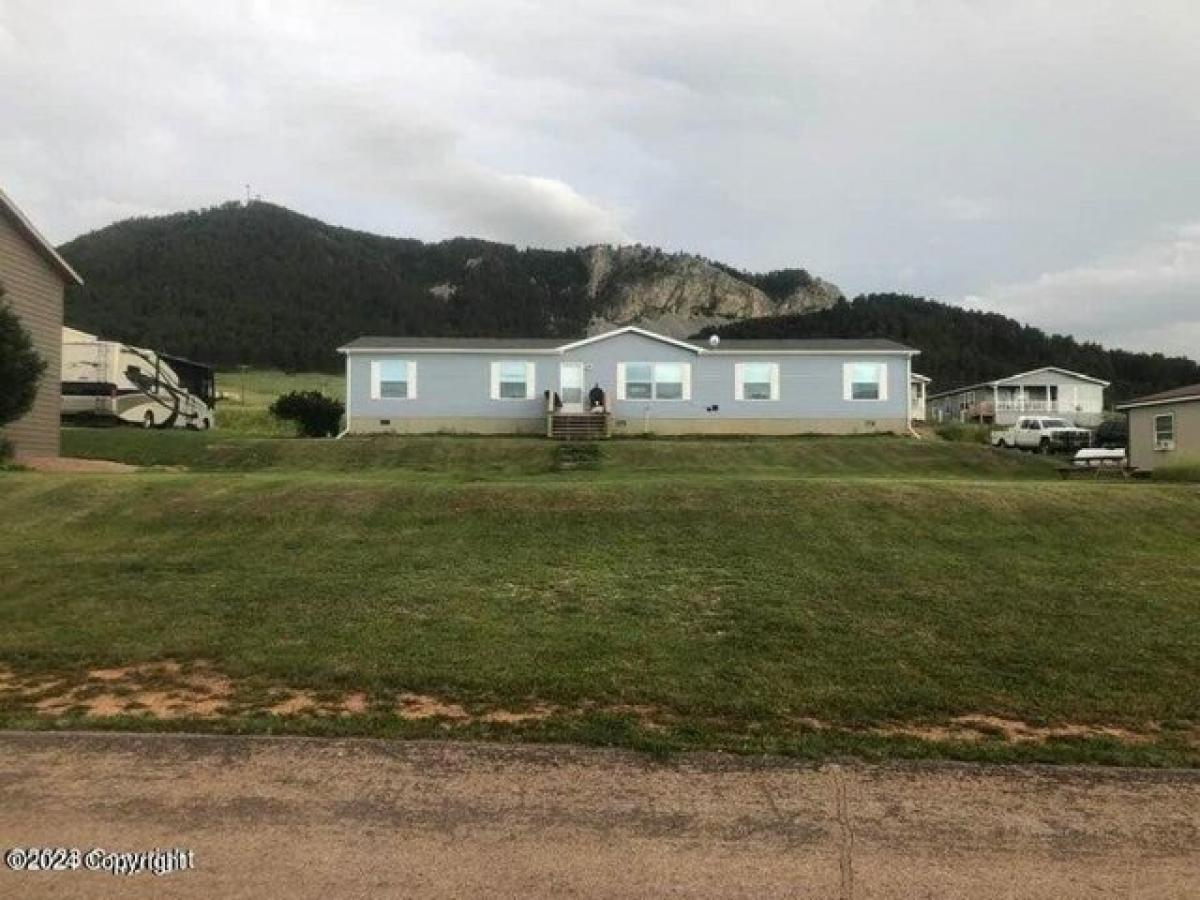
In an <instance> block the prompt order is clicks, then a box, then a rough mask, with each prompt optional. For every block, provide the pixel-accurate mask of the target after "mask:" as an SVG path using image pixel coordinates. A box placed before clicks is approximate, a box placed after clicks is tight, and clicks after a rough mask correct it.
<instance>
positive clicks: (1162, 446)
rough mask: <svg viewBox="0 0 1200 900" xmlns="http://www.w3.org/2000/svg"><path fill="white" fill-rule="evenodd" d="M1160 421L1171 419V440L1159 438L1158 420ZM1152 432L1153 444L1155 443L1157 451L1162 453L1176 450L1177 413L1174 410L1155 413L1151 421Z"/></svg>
mask: <svg viewBox="0 0 1200 900" xmlns="http://www.w3.org/2000/svg"><path fill="white" fill-rule="evenodd" d="M1159 419H1170V420H1171V436H1170V437H1169V438H1166V439H1165V440H1163V439H1159V436H1158V420H1159ZM1150 431H1151V432H1152V434H1153V437H1154V441H1153V443H1154V449H1155V450H1157V451H1160V452H1163V451H1169V450H1174V449H1175V437H1176V431H1175V411H1174V410H1172V411H1171V412H1165V413H1155V414H1154V417H1153V418H1152V419H1151V421H1150Z"/></svg>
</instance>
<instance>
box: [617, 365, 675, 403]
mask: <svg viewBox="0 0 1200 900" xmlns="http://www.w3.org/2000/svg"><path fill="white" fill-rule="evenodd" d="M620 371H621V372H623V373H624V374H623V376H622V375H618V390H617V399H618V400H687V399H690V398H689V395H690V393H691V390H690V386H689V380H690V376H691V367H690V366H689V365H688V364H687V363H621V365H620Z"/></svg>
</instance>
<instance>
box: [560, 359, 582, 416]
mask: <svg viewBox="0 0 1200 900" xmlns="http://www.w3.org/2000/svg"><path fill="white" fill-rule="evenodd" d="M558 396H559V399H561V400H562V404H563V406H562V408H563V412H568V413H581V412H583V363H563V364H562V365H561V366H559V369H558Z"/></svg>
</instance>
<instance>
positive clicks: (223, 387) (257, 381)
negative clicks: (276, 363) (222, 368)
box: [217, 369, 346, 411]
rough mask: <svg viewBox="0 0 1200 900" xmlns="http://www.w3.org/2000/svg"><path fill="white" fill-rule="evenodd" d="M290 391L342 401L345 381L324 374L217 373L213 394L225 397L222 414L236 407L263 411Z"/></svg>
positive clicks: (257, 370) (342, 378) (274, 371)
mask: <svg viewBox="0 0 1200 900" xmlns="http://www.w3.org/2000/svg"><path fill="white" fill-rule="evenodd" d="M291 391H320V392H321V393H323V394H328V395H329V396H330V397H338V398H344V397H345V396H346V378H345V376H343V375H332V374H328V373H324V372H295V373H288V372H280V371H278V370H277V369H247V370H246V372H245V373H244V374H243V373H242V372H238V371H234V372H218V373H217V393H218V394H219V395H223V396H224V397H225V400H224V402H223V403H222V405H221V407H220V409H221V410H222V411H224V410H226V409H232V408H234V407H239V406H240V407H246V408H258V409H266V408H267V407H268V406H270V405H271V403H272V402H274V400H275V398H276V397H278V396H279V395H280V394H287V393H290V392H291Z"/></svg>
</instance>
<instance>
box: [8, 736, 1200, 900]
mask: <svg viewBox="0 0 1200 900" xmlns="http://www.w3.org/2000/svg"><path fill="white" fill-rule="evenodd" d="M14 846H19V847H29V846H38V847H46V846H49V847H58V846H66V847H79V848H80V849H81V850H83V851H84V852H85V853H86V852H87V851H88V850H90V849H91V848H94V847H100V848H103V849H104V850H106V851H121V852H130V851H148V850H152V849H153V848H156V847H158V848H172V847H179V848H183V849H185V850H191V851H192V852H193V860H194V865H195V867H194V869H192V870H191V871H180V872H175V873H173V874H170V875H165V876H155V875H152V874H145V873H143V874H138V875H132V876H125V877H117V876H113V875H109V874H105V873H97V872H84V871H82V870H79V871H58V872H20V873H18V872H13V871H11V870H9V869H8V868H7V867H6V866H4V865H3V864H2V863H0V897H53V898H56V900H66V898H72V897H97V896H106V897H124V896H131V897H204V898H220V897H284V896H287V897H317V898H323V900H330V898H340V897H754V898H762V897H881V898H888V897H896V898H900V897H903V898H912V897H1012V898H1017V897H1020V898H1029V897H1047V898H1050V897H1053V898H1066V897H1107V896H1113V897H1146V898H1151V897H1153V898H1164V897H1179V898H1183V897H1196V896H1200V774H1198V773H1194V772H1149V771H1128V770H1103V769H1051V768H1045V769H1042V768H1039V769H1024V768H1023V769H1017V768H980V767H975V766H959V765H908V766H899V765H896V766H886V767H874V766H865V765H826V766H821V767H809V766H803V765H792V764H786V763H780V762H778V761H774V762H766V763H764V762H761V761H760V762H754V761H749V760H745V759H731V758H726V757H721V756H689V757H686V758H683V759H679V760H676V761H674V762H672V763H669V764H659V763H653V762H650V761H648V760H646V759H645V758H642V757H639V756H636V755H632V754H628V753H623V752H607V751H593V750H581V749H571V748H555V747H529V746H513V747H505V746H497V745H486V744H482V745H467V744H450V743H446V744H440V743H401V742H384V741H367V740H345V741H332V740H331V741H323V740H303V739H287V738H226V737H202V736H171V735H154V736H133V735H103V734H61V735H55V734H20V733H10V734H0V851H7V850H8V849H9V848H11V847H14Z"/></svg>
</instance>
